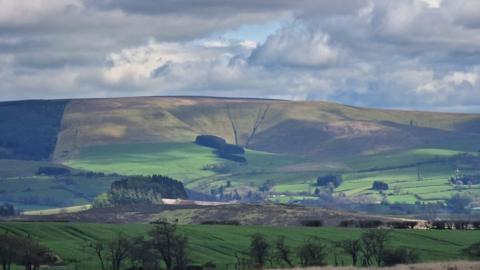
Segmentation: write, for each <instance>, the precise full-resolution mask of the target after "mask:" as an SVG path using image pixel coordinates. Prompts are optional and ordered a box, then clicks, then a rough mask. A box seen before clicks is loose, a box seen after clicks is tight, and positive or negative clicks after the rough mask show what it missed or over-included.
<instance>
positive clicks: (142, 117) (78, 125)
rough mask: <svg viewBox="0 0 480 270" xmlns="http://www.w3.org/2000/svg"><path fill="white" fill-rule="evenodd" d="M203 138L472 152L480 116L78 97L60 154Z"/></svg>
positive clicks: (287, 146)
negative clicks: (79, 98) (94, 148)
mask: <svg viewBox="0 0 480 270" xmlns="http://www.w3.org/2000/svg"><path fill="white" fill-rule="evenodd" d="M199 134H212V135H217V136H220V137H223V138H225V139H226V140H227V141H228V142H230V143H238V144H240V145H245V146H247V148H250V149H254V150H259V151H266V152H272V153H283V154H289V155H292V154H293V155H300V156H307V157H312V158H315V159H329V160H330V159H335V158H344V157H346V156H351V155H359V154H373V153H380V152H384V151H391V150H402V149H410V148H416V147H422V148H442V147H445V148H454V149H461V150H464V149H469V147H470V146H471V144H472V143H473V142H478V139H479V138H480V116H479V115H468V114H449V113H429V112H407V111H389V110H374V109H363V108H357V107H351V106H344V105H339V104H334V103H327V102H292V101H281V100H260V99H220V98H199V97H197V98H194V97H190V98H189V97H148V98H120V99H91V100H72V101H71V102H69V103H68V105H67V106H66V108H65V113H64V116H63V120H62V124H61V128H60V132H59V136H58V142H57V144H56V147H55V155H54V157H55V159H57V160H63V159H68V158H69V157H71V156H72V155H73V156H74V155H75V154H76V152H77V151H79V150H80V149H82V148H85V147H87V146H94V145H105V144H114V143H122V144H125V143H172V142H191V141H193V140H194V139H195V137H196V136H197V135H199ZM235 134H236V135H235Z"/></svg>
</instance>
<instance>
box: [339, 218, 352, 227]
mask: <svg viewBox="0 0 480 270" xmlns="http://www.w3.org/2000/svg"><path fill="white" fill-rule="evenodd" d="M356 224H357V222H356V221H355V220H353V219H350V220H342V221H340V223H338V227H345V228H347V227H355V226H356Z"/></svg>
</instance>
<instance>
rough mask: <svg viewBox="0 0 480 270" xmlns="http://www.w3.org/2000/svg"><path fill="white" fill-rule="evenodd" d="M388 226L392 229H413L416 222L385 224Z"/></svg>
mask: <svg viewBox="0 0 480 270" xmlns="http://www.w3.org/2000/svg"><path fill="white" fill-rule="evenodd" d="M387 225H388V226H390V227H392V228H394V229H413V227H415V225H417V222H415V221H391V222H388V223H387Z"/></svg>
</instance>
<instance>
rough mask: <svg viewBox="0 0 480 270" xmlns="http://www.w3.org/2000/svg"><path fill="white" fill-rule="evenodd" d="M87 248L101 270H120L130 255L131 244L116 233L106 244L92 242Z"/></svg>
mask: <svg viewBox="0 0 480 270" xmlns="http://www.w3.org/2000/svg"><path fill="white" fill-rule="evenodd" d="M87 247H88V248H89V249H90V250H92V251H93V252H94V253H95V255H96V256H97V258H98V260H99V262H100V267H101V269H102V270H106V269H111V270H120V269H122V266H123V264H124V262H125V260H126V259H127V258H128V257H129V255H130V251H131V248H132V242H131V240H130V239H128V238H127V237H126V236H125V235H123V234H122V233H118V234H117V235H115V236H114V237H113V238H112V239H111V240H109V241H107V242H106V243H102V242H92V243H90V244H89V245H88V246H87Z"/></svg>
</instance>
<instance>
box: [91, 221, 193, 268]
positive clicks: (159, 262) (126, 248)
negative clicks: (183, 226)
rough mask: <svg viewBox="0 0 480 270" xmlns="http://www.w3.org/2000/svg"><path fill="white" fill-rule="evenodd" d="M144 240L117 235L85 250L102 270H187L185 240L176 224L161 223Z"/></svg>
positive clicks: (94, 243) (97, 242)
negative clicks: (162, 269)
mask: <svg viewBox="0 0 480 270" xmlns="http://www.w3.org/2000/svg"><path fill="white" fill-rule="evenodd" d="M148 235H149V238H148V239H145V238H144V237H143V236H138V237H128V236H126V235H125V234H122V233H118V234H116V235H115V236H114V237H113V238H112V239H111V240H109V241H104V242H103V241H94V242H91V243H89V244H88V245H87V246H86V248H87V250H89V251H90V252H91V253H93V254H94V255H95V256H96V257H97V258H98V262H99V265H100V268H101V269H102V270H120V269H124V267H125V266H129V267H130V268H129V269H132V270H133V269H142V270H156V269H161V267H164V268H165V269H167V270H173V269H178V270H182V269H187V266H188V262H189V260H188V256H187V244H188V238H187V237H186V236H184V235H181V234H179V233H178V232H177V227H176V225H175V224H169V223H166V222H161V223H160V224H157V225H156V226H155V227H154V228H153V229H152V230H151V231H149V233H148Z"/></svg>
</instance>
